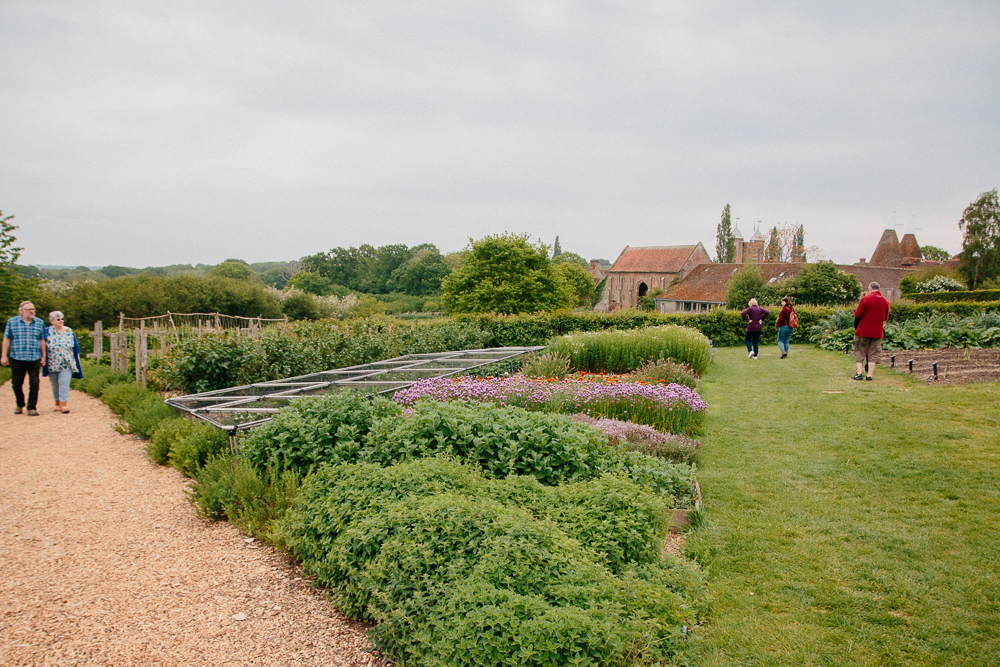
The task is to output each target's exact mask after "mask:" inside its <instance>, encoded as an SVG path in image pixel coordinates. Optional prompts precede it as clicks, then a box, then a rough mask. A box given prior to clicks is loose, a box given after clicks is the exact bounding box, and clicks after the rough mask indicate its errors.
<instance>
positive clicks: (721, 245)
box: [715, 204, 736, 264]
mask: <svg viewBox="0 0 1000 667" xmlns="http://www.w3.org/2000/svg"><path fill="white" fill-rule="evenodd" d="M735 258H736V237H735V236H734V235H733V225H732V218H731V216H730V210H729V204H726V207H725V208H724V209H722V219H721V220H720V221H719V226H718V228H717V229H716V231H715V261H716V262H718V263H720V264H728V263H729V262H732V261H733V260H734V259H735Z"/></svg>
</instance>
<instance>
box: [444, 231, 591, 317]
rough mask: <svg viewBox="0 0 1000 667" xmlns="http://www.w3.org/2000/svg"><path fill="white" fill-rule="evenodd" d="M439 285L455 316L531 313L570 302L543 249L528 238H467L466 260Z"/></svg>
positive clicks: (498, 236) (525, 236)
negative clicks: (475, 239)
mask: <svg viewBox="0 0 1000 667" xmlns="http://www.w3.org/2000/svg"><path fill="white" fill-rule="evenodd" d="M441 287H442V289H443V290H444V296H443V301H444V304H445V306H446V307H447V309H448V310H449V311H450V312H455V313H504V314H511V313H523V312H529V313H530V312H538V311H545V310H556V309H559V308H565V307H567V306H569V305H571V303H572V301H573V299H572V297H571V296H570V293H569V291H568V290H567V289H566V288H565V284H564V282H563V281H562V280H561V279H560V275H559V274H558V273H556V271H555V269H554V267H553V264H552V262H551V261H549V256H548V250H547V248H546V246H545V245H544V244H541V243H539V244H538V245H536V246H532V245H531V244H530V243H529V242H528V235H527V234H522V235H515V234H509V233H505V234H502V235H493V236H486V237H484V238H482V239H480V240H478V241H472V240H470V242H469V256H468V257H467V258H466V259H465V261H464V262H463V263H462V266H461V267H460V268H459V269H457V270H456V271H454V272H452V273H451V274H450V275H449V276H448V277H447V278H445V279H444V280H443V281H442V283H441Z"/></svg>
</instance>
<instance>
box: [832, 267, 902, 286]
mask: <svg viewBox="0 0 1000 667" xmlns="http://www.w3.org/2000/svg"><path fill="white" fill-rule="evenodd" d="M837 268H838V269H840V270H841V271H843V272H844V273H853V274H854V275H856V276H857V277H858V282H859V283H861V289H862V290H867V289H868V283H878V284H879V287H881V288H882V289H888V288H892V289H896V288H898V287H899V281H900V280H902V279H903V276H905V275H906V274H907V273H910V272H909V271H907V270H906V269H900V268H893V267H889V266H857V265H854V264H837Z"/></svg>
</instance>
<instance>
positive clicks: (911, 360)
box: [910, 359, 913, 373]
mask: <svg viewBox="0 0 1000 667" xmlns="http://www.w3.org/2000/svg"><path fill="white" fill-rule="evenodd" d="M910 372H911V373H912V372H913V359H910Z"/></svg>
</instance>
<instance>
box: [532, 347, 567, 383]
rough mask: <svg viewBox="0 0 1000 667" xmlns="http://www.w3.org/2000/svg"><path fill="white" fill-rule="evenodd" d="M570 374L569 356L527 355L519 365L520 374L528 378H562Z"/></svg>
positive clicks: (557, 354)
mask: <svg viewBox="0 0 1000 667" xmlns="http://www.w3.org/2000/svg"><path fill="white" fill-rule="evenodd" d="M571 372H572V368H571V366H570V361H569V355H568V354H560V353H558V352H546V353H544V354H529V355H527V356H526V357H525V360H524V363H523V364H522V365H521V373H522V374H523V375H524V376H525V377H530V378H564V377H566V376H567V375H569V374H570V373H571Z"/></svg>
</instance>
